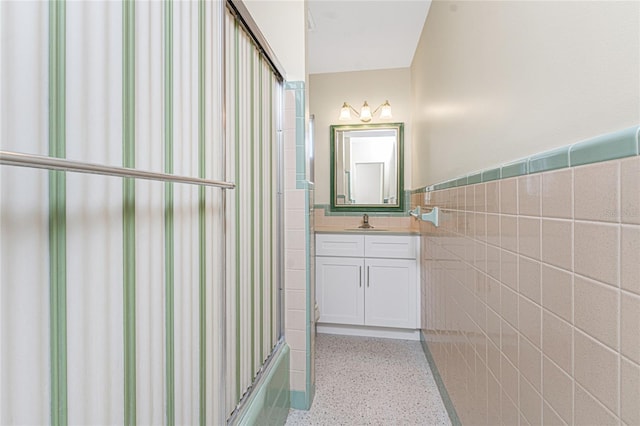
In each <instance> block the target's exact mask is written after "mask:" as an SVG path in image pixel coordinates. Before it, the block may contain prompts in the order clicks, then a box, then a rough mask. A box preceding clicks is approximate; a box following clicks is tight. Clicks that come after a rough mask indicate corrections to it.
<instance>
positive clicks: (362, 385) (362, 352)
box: [286, 334, 451, 426]
mask: <svg viewBox="0 0 640 426" xmlns="http://www.w3.org/2000/svg"><path fill="white" fill-rule="evenodd" d="M286 424H287V425H296V426H298V425H450V424H451V422H450V421H449V417H448V415H447V412H446V410H445V408H444V404H443V402H442V399H441V398H440V394H439V393H438V388H437V387H436V383H435V381H434V379H433V375H432V374H431V370H430V369H429V365H428V364H427V360H426V358H425V356H424V353H423V352H422V348H421V346H420V342H415V341H407V340H391V339H378V338H371V337H352V336H336V335H329V334H318V336H317V338H316V396H315V398H314V401H313V406H312V407H311V409H310V410H309V411H301V410H291V411H290V412H289V418H288V419H287V423H286Z"/></svg>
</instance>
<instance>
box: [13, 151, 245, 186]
mask: <svg viewBox="0 0 640 426" xmlns="http://www.w3.org/2000/svg"><path fill="white" fill-rule="evenodd" d="M0 164H3V165H7V166H18V167H31V168H36V169H48V170H61V171H65V172H77V173H89V174H95V175H103V176H116V177H123V178H136V179H146V180H154V181H162V182H175V183H186V184H189V185H200V186H212V187H215V188H222V189H234V188H235V187H236V185H235V184H234V183H232V182H224V181H217V180H211V179H201V178H197V177H190V176H179V175H172V174H169V173H158V172H149V171H144V170H138V169H130V168H127V167H113V166H103V165H101V164H94V163H84V162H81V161H74V160H66V159H63V158H56V157H47V156H44V155H35V154H24V153H20V152H10V151H0Z"/></svg>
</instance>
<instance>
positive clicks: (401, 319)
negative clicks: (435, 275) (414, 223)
mask: <svg viewBox="0 0 640 426" xmlns="http://www.w3.org/2000/svg"><path fill="white" fill-rule="evenodd" d="M365 266H366V270H365V273H366V276H365V281H366V285H365V291H366V296H365V324H366V325H372V326H378V327H399V328H416V327H417V318H416V306H417V305H416V298H417V285H416V262H415V260H406V259H366V260H365Z"/></svg>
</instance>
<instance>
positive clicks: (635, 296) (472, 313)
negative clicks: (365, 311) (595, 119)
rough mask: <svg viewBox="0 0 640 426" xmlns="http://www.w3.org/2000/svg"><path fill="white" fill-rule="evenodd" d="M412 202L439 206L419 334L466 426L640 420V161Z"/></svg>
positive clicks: (427, 240)
mask: <svg viewBox="0 0 640 426" xmlns="http://www.w3.org/2000/svg"><path fill="white" fill-rule="evenodd" d="M636 143H637V142H636ZM411 204H412V207H415V206H418V205H420V206H423V207H425V208H430V207H433V206H439V207H441V208H443V212H442V218H441V226H440V227H439V228H434V227H433V226H432V225H431V224H429V223H425V222H420V224H419V226H420V231H421V235H422V239H421V241H422V251H421V252H422V256H423V258H422V261H421V274H422V277H421V278H422V292H423V294H422V301H423V306H422V315H423V318H422V328H423V333H424V336H425V339H426V341H427V343H428V346H429V349H430V351H431V353H432V354H433V358H434V359H435V363H436V366H437V368H438V370H439V372H440V375H441V376H442V378H443V381H444V384H445V386H446V388H447V390H448V393H449V395H450V396H451V399H452V402H453V405H454V406H455V408H456V411H457V414H458V416H459V418H460V420H461V422H462V423H463V424H491V425H495V424H509V425H513V424H518V423H520V424H522V425H527V424H531V425H534V424H542V423H544V424H598V425H605V424H616V425H617V424H626V425H637V424H640V157H638V156H637V155H636V156H632V157H629V158H624V159H616V160H612V161H605V162H600V163H594V164H587V165H582V166H577V167H571V168H563V169H559V170H554V171H547V172H542V173H536V174H525V175H522V176H517V177H512V178H507V179H502V180H493V181H490V182H485V183H477V184H473V185H467V186H459V187H454V188H447V189H441V190H434V191H431V192H426V193H414V194H412V199H411ZM326 219H327V218H323V217H320V216H319V215H318V212H316V223H320V222H321V221H324V220H326ZM342 219H343V220H349V219H351V218H342Z"/></svg>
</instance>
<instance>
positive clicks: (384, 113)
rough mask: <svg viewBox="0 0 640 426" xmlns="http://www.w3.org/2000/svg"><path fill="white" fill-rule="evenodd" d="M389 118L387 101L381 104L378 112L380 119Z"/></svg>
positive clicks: (389, 109) (389, 107) (389, 111)
mask: <svg viewBox="0 0 640 426" xmlns="http://www.w3.org/2000/svg"><path fill="white" fill-rule="evenodd" d="M390 118H393V117H392V116H391V105H390V104H389V101H385V103H384V104H382V110H381V111H380V119H382V120H388V119H390Z"/></svg>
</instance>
